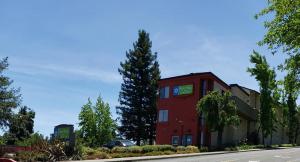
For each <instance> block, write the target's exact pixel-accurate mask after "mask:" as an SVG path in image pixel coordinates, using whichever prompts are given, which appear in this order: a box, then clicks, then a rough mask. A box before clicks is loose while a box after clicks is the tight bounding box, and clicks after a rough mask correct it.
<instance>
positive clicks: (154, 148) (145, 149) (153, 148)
mask: <svg viewBox="0 0 300 162" xmlns="http://www.w3.org/2000/svg"><path fill="white" fill-rule="evenodd" d="M157 146H158V145H145V146H142V149H143V152H144V153H147V152H154V151H158V147H157Z"/></svg>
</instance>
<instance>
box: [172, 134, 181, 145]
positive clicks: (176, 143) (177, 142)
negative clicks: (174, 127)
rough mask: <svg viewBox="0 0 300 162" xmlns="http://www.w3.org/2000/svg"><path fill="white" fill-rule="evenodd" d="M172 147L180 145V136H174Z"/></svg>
mask: <svg viewBox="0 0 300 162" xmlns="http://www.w3.org/2000/svg"><path fill="white" fill-rule="evenodd" d="M172 145H175V146H177V145H179V136H172Z"/></svg>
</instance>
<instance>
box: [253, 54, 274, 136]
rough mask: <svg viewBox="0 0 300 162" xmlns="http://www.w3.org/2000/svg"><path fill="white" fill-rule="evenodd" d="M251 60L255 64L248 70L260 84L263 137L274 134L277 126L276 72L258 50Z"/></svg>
mask: <svg viewBox="0 0 300 162" xmlns="http://www.w3.org/2000/svg"><path fill="white" fill-rule="evenodd" d="M250 62H251V63H253V64H254V67H252V68H248V72H249V73H250V74H251V76H255V79H256V80H257V81H258V82H259V86H260V104H261V107H260V112H259V113H260V115H259V117H260V125H261V128H262V134H263V138H266V137H268V136H269V135H272V132H273V131H274V128H275V124H274V117H275V116H274V109H273V106H274V103H275V102H276V103H275V104H277V101H275V100H274V98H273V97H274V95H276V93H277V82H276V79H275V78H276V73H275V70H274V69H272V68H271V67H270V66H269V64H268V62H267V60H266V58H265V57H264V56H262V55H260V54H259V53H257V52H256V51H254V52H253V54H252V55H250ZM276 98H278V97H276ZM278 99H279V98H278Z"/></svg>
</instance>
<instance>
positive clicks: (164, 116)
mask: <svg viewBox="0 0 300 162" xmlns="http://www.w3.org/2000/svg"><path fill="white" fill-rule="evenodd" d="M158 121H159V122H167V121H168V110H159V114H158Z"/></svg>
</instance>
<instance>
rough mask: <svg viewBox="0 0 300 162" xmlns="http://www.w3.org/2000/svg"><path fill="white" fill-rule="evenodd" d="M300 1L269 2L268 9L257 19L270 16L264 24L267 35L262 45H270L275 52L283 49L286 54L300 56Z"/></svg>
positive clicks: (282, 0)
mask: <svg viewBox="0 0 300 162" xmlns="http://www.w3.org/2000/svg"><path fill="white" fill-rule="evenodd" d="M299 11H300V0H268V6H267V8H265V9H263V10H262V11H261V12H260V13H258V14H257V15H256V16H255V17H256V18H258V17H260V16H263V15H270V16H271V19H267V20H266V21H265V23H264V26H265V28H266V29H267V33H266V34H265V36H264V39H263V40H262V41H260V42H259V44H260V45H264V44H266V45H268V46H269V48H270V49H271V50H273V52H276V51H277V49H278V48H280V47H282V48H283V51H284V52H288V53H290V54H292V53H294V54H297V53H298V54H299V48H300V12H299Z"/></svg>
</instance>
